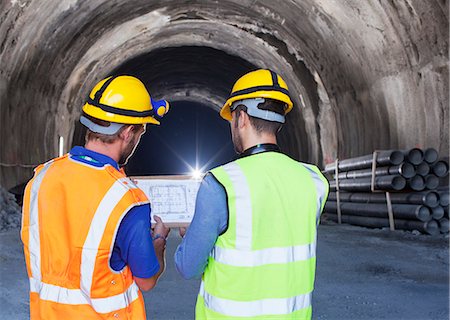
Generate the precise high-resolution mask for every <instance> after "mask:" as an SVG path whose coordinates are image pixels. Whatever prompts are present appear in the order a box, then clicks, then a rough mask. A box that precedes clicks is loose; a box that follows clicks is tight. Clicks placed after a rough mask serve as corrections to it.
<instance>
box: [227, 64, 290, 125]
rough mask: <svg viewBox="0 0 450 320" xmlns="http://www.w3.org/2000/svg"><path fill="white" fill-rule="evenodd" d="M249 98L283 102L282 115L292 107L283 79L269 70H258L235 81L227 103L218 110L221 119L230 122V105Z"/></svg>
mask: <svg viewBox="0 0 450 320" xmlns="http://www.w3.org/2000/svg"><path fill="white" fill-rule="evenodd" d="M250 98H269V99H273V100H277V101H281V102H284V103H286V109H285V110H284V114H287V113H288V112H289V111H291V110H292V107H293V103H292V100H291V98H290V96H289V89H288V86H287V84H286V82H284V80H283V78H281V76H280V75H278V74H276V73H275V72H273V71H271V70H267V69H259V70H256V71H252V72H249V73H247V74H245V75H243V76H242V77H240V78H239V79H238V80H237V81H236V83H235V84H234V86H233V89H232V90H231V94H230V96H229V98H228V100H227V102H225V104H224V105H223V107H222V109H221V110H220V115H221V117H222V118H224V119H225V120H228V121H231V111H230V106H231V104H232V103H233V102H235V101H238V100H244V99H250Z"/></svg>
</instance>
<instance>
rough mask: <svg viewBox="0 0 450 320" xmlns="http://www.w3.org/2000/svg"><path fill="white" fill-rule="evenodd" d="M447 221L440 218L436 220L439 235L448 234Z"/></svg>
mask: <svg viewBox="0 0 450 320" xmlns="http://www.w3.org/2000/svg"><path fill="white" fill-rule="evenodd" d="M448 222H449V221H448V219H446V218H442V219H439V220H438V224H439V230H440V231H441V233H448V232H449V223H448Z"/></svg>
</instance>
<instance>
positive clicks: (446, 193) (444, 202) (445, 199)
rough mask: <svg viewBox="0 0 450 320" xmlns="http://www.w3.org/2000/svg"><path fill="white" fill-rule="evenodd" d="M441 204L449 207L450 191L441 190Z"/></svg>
mask: <svg viewBox="0 0 450 320" xmlns="http://www.w3.org/2000/svg"><path fill="white" fill-rule="evenodd" d="M438 193H439V204H440V205H441V206H443V207H448V203H449V191H448V190H447V191H442V190H439V191H438Z"/></svg>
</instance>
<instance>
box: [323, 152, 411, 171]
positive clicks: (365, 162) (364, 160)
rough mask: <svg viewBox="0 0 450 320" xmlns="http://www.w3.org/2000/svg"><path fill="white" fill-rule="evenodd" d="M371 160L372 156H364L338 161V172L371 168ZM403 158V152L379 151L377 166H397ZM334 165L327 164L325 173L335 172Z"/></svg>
mask: <svg viewBox="0 0 450 320" xmlns="http://www.w3.org/2000/svg"><path fill="white" fill-rule="evenodd" d="M372 159H373V155H372V154H369V155H365V156H361V157H357V158H350V159H345V160H341V161H339V166H338V168H339V170H340V171H350V170H358V169H364V168H371V167H372ZM404 159H405V156H404V155H403V152H401V151H398V150H383V151H379V152H378V154H377V166H391V165H399V164H400V163H402V162H403V160H404ZM335 167H336V165H335V163H334V162H333V163H329V164H327V165H326V166H325V170H324V171H326V172H330V171H334V170H335Z"/></svg>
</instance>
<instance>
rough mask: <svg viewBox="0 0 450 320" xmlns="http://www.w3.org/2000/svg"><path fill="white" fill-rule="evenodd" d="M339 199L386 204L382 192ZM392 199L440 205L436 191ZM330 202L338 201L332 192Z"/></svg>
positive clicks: (346, 194)
mask: <svg viewBox="0 0 450 320" xmlns="http://www.w3.org/2000/svg"><path fill="white" fill-rule="evenodd" d="M339 198H340V201H344V202H359V203H386V194H385V193H381V192H377V193H363V192H358V193H350V192H340V193H339ZM390 198H391V203H405V204H406V203H409V204H423V205H426V206H428V207H430V208H433V207H436V206H438V205H439V194H438V193H436V192H434V191H424V192H402V193H391V194H390ZM328 200H331V201H336V200H337V197H336V192H330V193H329V195H328Z"/></svg>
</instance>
